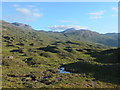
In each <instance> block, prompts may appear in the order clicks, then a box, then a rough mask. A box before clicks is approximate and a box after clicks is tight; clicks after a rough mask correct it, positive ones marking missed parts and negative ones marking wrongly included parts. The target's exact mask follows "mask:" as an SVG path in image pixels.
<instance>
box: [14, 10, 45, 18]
mask: <svg viewBox="0 0 120 90" xmlns="http://www.w3.org/2000/svg"><path fill="white" fill-rule="evenodd" d="M16 11H17V12H19V13H21V14H23V15H26V16H30V17H42V16H43V15H42V14H41V13H38V12H36V11H34V9H33V10H31V9H28V8H16Z"/></svg>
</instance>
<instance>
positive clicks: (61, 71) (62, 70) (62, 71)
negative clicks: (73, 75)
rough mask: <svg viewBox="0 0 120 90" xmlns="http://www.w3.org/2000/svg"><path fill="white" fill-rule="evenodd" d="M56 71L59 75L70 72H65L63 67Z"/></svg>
mask: <svg viewBox="0 0 120 90" xmlns="http://www.w3.org/2000/svg"><path fill="white" fill-rule="evenodd" d="M58 71H59V72H60V73H70V72H68V71H65V68H64V67H61V68H59V69H58Z"/></svg>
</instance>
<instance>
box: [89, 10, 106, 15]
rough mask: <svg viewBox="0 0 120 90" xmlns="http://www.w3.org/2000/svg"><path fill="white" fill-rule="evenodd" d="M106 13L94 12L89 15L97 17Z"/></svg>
mask: <svg viewBox="0 0 120 90" xmlns="http://www.w3.org/2000/svg"><path fill="white" fill-rule="evenodd" d="M104 13H105V11H98V12H92V13H88V14H89V15H96V16H101V15H103V14H104Z"/></svg>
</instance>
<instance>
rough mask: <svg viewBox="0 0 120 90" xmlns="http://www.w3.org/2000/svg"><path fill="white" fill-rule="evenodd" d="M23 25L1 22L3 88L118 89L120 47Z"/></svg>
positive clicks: (119, 84)
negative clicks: (63, 71)
mask: <svg viewBox="0 0 120 90" xmlns="http://www.w3.org/2000/svg"><path fill="white" fill-rule="evenodd" d="M23 26H24V25H22V27H21V26H16V25H13V24H11V23H8V22H5V21H4V22H3V23H2V54H3V57H2V58H3V62H2V69H3V79H2V80H3V88H120V82H119V81H120V78H119V76H118V67H119V64H120V62H119V61H118V54H119V48H115V47H114V48H113V47H109V46H105V45H102V44H96V43H93V42H89V41H87V40H86V41H84V42H83V40H76V38H73V37H74V36H76V35H74V36H72V35H70V34H73V33H70V32H69V33H70V34H69V33H68V34H66V32H61V33H58V32H57V33H56V32H46V31H45V32H44V31H36V30H33V29H28V28H24V27H23ZM80 32H81V31H80ZM75 34H76V33H75ZM95 34H96V33H95ZM66 35H67V36H66ZM96 35H99V34H96ZM61 68H64V69H65V70H66V71H68V72H69V73H60V72H59V69H60V70H61ZM103 75H104V76H103Z"/></svg>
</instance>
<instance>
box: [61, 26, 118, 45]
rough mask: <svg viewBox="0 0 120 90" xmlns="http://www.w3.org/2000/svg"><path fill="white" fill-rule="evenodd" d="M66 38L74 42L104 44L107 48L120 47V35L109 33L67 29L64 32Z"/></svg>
mask: <svg viewBox="0 0 120 90" xmlns="http://www.w3.org/2000/svg"><path fill="white" fill-rule="evenodd" d="M62 33H63V34H64V35H65V36H67V37H69V38H72V39H74V40H77V41H79V40H82V41H89V42H94V43H99V44H104V45H107V46H113V47H114V46H118V34H117V33H114V35H113V33H109V34H99V33H98V32H94V31H91V30H84V29H80V30H75V29H73V28H70V29H67V30H65V31H63V32H62Z"/></svg>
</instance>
